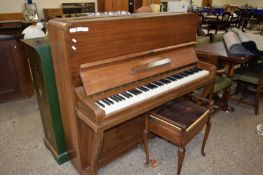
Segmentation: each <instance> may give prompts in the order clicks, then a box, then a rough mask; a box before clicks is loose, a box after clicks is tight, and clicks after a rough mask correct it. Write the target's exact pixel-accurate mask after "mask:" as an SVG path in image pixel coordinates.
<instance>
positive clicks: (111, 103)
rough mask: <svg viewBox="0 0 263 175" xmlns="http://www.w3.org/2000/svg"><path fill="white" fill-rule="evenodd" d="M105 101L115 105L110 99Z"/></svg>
mask: <svg viewBox="0 0 263 175" xmlns="http://www.w3.org/2000/svg"><path fill="white" fill-rule="evenodd" d="M104 99H105V100H107V101H108V102H109V103H110V104H114V102H113V101H111V100H110V99H108V98H104Z"/></svg>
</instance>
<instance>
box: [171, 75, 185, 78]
mask: <svg viewBox="0 0 263 175" xmlns="http://www.w3.org/2000/svg"><path fill="white" fill-rule="evenodd" d="M172 77H174V78H176V79H182V78H183V76H181V75H178V74H175V75H172Z"/></svg>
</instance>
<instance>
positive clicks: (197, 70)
mask: <svg viewBox="0 0 263 175" xmlns="http://www.w3.org/2000/svg"><path fill="white" fill-rule="evenodd" d="M194 70H195V71H196V72H200V71H201V70H202V69H200V68H199V67H195V68H194Z"/></svg>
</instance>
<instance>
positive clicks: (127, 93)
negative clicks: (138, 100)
mask: <svg viewBox="0 0 263 175" xmlns="http://www.w3.org/2000/svg"><path fill="white" fill-rule="evenodd" d="M123 93H125V94H126V95H128V96H130V97H133V95H132V94H130V93H129V92H123Z"/></svg>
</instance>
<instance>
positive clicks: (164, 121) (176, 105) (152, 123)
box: [144, 99, 212, 174]
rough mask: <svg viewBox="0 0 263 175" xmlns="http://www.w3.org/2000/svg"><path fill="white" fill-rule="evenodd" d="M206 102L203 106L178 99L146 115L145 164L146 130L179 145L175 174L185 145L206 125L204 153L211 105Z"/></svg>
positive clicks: (180, 162)
mask: <svg viewBox="0 0 263 175" xmlns="http://www.w3.org/2000/svg"><path fill="white" fill-rule="evenodd" d="M203 102H204V100H203ZM206 103H207V106H206V107H203V106H200V105H198V104H196V103H193V102H192V101H189V100H185V99H179V100H174V101H171V102H168V103H166V104H165V105H163V106H161V107H159V108H158V109H156V110H154V111H152V112H150V113H148V114H147V115H146V117H145V130H144V145H145V153H146V164H149V150H148V132H152V133H154V134H156V135H157V136H160V137H162V138H164V139H166V140H168V141H170V142H172V143H174V144H175V145H177V146H178V147H179V150H178V170H177V174H180V171H181V167H182V164H183V160H184V155H185V151H186V150H185V145H186V144H187V143H188V142H189V141H191V140H192V139H193V138H194V137H195V136H196V135H197V134H198V132H199V131H201V130H202V128H203V127H204V126H205V125H206V131H205V137H204V140H203V145H202V151H201V152H202V155H203V156H204V155H205V153H204V147H205V143H206V140H207V138H208V134H209V130H210V126H211V124H210V110H211V107H212V105H211V104H210V103H209V102H208V101H206ZM208 104H209V105H208ZM208 106H209V107H208Z"/></svg>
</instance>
